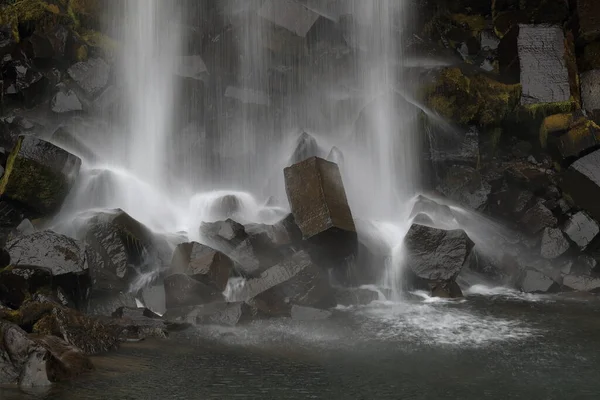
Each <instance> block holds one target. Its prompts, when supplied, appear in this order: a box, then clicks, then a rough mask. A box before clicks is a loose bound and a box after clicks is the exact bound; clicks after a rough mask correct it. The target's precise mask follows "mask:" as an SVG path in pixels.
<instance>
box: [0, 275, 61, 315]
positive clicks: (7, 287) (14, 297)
mask: <svg viewBox="0 0 600 400" xmlns="http://www.w3.org/2000/svg"><path fill="white" fill-rule="evenodd" d="M51 285H52V271H50V270H49V269H46V268H40V267H29V266H17V267H13V266H9V267H6V268H3V269H1V270H0V301H1V302H2V303H3V304H5V305H7V306H9V307H11V308H14V309H17V308H19V307H20V306H21V304H23V302H24V301H25V299H27V298H28V297H30V296H31V295H32V294H34V293H36V291H37V290H38V289H40V288H43V287H50V286H51Z"/></svg>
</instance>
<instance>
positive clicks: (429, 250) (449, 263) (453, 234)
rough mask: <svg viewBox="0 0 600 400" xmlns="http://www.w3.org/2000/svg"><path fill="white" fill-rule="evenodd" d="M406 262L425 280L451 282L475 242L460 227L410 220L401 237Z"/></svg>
mask: <svg viewBox="0 0 600 400" xmlns="http://www.w3.org/2000/svg"><path fill="white" fill-rule="evenodd" d="M404 246H405V249H406V263H407V265H408V266H409V267H410V269H411V270H412V271H413V272H414V273H415V274H416V276H417V277H419V278H421V279H424V280H426V281H428V282H452V281H454V280H455V279H456V277H457V276H458V274H459V273H460V271H461V269H462V268H463V266H464V265H465V264H466V263H467V261H468V259H469V255H470V254H471V250H472V249H473V246H474V243H473V242H472V241H471V239H470V238H469V237H468V236H467V234H466V233H465V232H464V231H463V230H461V229H456V230H442V229H436V228H431V227H427V226H424V225H417V224H413V225H412V226H411V227H410V229H409V231H408V233H407V234H406V237H405V238H404Z"/></svg>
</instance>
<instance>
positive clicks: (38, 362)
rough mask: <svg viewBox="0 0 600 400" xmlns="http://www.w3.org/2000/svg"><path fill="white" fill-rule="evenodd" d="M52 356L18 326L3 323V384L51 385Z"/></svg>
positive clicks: (0, 340) (0, 368) (0, 371)
mask: <svg viewBox="0 0 600 400" xmlns="http://www.w3.org/2000/svg"><path fill="white" fill-rule="evenodd" d="M49 359H50V354H49V353H48V351H47V350H46V349H45V348H44V347H43V346H41V345H39V344H37V343H35V342H34V341H33V340H31V339H29V338H28V337H27V333H26V332H25V331H23V330H22V329H21V328H19V327H18V326H16V325H13V324H11V323H9V322H6V321H3V320H0V384H4V385H6V384H18V385H19V386H21V387H40V386H48V385H50V384H51V382H50V376H49V374H48V367H49Z"/></svg>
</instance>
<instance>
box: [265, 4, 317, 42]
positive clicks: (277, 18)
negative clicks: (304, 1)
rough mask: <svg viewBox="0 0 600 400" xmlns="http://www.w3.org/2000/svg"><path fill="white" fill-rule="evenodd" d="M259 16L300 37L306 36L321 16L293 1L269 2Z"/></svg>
mask: <svg viewBox="0 0 600 400" xmlns="http://www.w3.org/2000/svg"><path fill="white" fill-rule="evenodd" d="M258 15H260V16H261V17H263V18H264V19H266V20H268V21H271V22H273V23H274V24H276V25H279V26H281V27H283V28H285V29H287V30H289V31H291V32H293V33H295V34H296V35H298V36H302V37H304V36H306V34H307V33H308V31H309V30H310V28H311V27H312V26H313V25H314V23H315V22H316V21H317V19H318V18H319V14H317V13H316V12H314V11H311V10H310V9H308V8H307V7H305V6H304V5H301V4H300V3H297V2H295V1H291V0H267V1H266V2H264V4H263V5H262V7H261V8H260V9H259V10H258Z"/></svg>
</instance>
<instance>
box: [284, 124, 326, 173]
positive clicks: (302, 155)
mask: <svg viewBox="0 0 600 400" xmlns="http://www.w3.org/2000/svg"><path fill="white" fill-rule="evenodd" d="M321 153H322V152H321V149H320V148H319V144H318V143H317V140H316V139H315V138H314V137H313V136H311V135H310V134H308V133H306V132H302V134H301V135H300V137H299V138H298V140H297V141H296V147H295V148H294V152H293V153H292V156H291V157H290V160H289V161H288V165H294V164H297V163H299V162H302V161H304V160H306V159H309V158H311V157H320V156H321ZM330 161H332V162H333V160H330Z"/></svg>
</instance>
